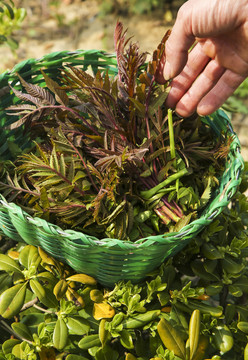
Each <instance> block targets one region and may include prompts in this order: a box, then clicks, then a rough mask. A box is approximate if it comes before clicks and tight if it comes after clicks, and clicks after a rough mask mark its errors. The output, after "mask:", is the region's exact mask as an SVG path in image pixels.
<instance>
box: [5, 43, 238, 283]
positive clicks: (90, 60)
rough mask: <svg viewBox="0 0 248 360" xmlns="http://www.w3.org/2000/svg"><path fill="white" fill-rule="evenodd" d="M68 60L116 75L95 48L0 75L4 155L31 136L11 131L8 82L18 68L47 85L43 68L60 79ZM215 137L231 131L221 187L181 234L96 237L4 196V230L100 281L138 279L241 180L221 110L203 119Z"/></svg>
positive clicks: (110, 59) (112, 63)
mask: <svg viewBox="0 0 248 360" xmlns="http://www.w3.org/2000/svg"><path fill="white" fill-rule="evenodd" d="M67 64H69V65H73V66H80V67H82V68H83V69H84V70H86V69H88V68H91V70H93V71H94V72H95V71H97V70H98V69H100V70H107V69H108V72H109V74H116V72H117V69H116V59H115V57H114V56H113V55H109V54H106V53H104V52H100V51H97V50H91V51H83V50H79V51H76V52H66V51H64V52H56V53H52V54H49V55H47V56H44V57H43V58H41V59H38V60H37V59H29V60H27V61H24V62H21V63H20V64H18V65H16V66H15V68H14V69H13V70H12V71H10V72H9V71H6V72H5V73H3V74H2V75H0V126H1V129H2V130H1V133H0V159H11V156H12V155H11V147H10V144H13V143H15V142H16V143H18V145H19V146H21V148H22V149H25V147H26V146H27V144H28V142H29V139H28V138H25V137H24V136H23V134H22V131H21V130H20V129H18V130H12V131H10V130H7V129H6V126H7V125H10V124H11V123H12V122H13V121H15V120H16V118H14V117H11V116H9V115H6V111H5V108H6V107H7V106H9V105H11V104H13V103H16V102H17V101H18V99H17V98H16V97H15V96H14V94H13V92H12V91H11V89H10V87H9V84H11V86H15V88H18V86H20V85H18V84H19V83H18V81H19V80H18V77H17V76H16V72H18V73H19V74H20V75H21V76H22V77H23V78H24V79H25V80H26V81H28V82H31V83H35V84H39V85H42V86H45V84H44V80H43V77H42V75H41V72H40V69H41V68H42V69H45V71H46V72H47V74H48V75H49V76H51V77H52V78H54V79H56V78H57V76H58V73H59V69H61V68H62V66H66V65H67ZM204 121H206V122H207V123H208V124H209V125H210V126H211V128H212V129H213V131H214V132H215V134H216V136H218V134H220V132H221V131H229V132H230V133H232V134H233V138H234V140H233V142H232V144H231V148H230V152H229V156H228V159H227V162H226V169H225V172H224V174H223V176H222V178H221V179H220V185H219V188H218V189H217V190H216V192H215V195H214V197H213V199H212V200H211V201H210V203H209V204H208V205H207V207H206V208H205V210H204V212H203V213H202V214H201V216H200V217H199V219H197V220H195V221H193V222H191V223H190V224H189V225H187V226H185V227H184V228H183V229H182V230H181V231H179V232H178V233H169V234H164V235H163V234H161V235H158V236H150V237H148V238H146V239H140V240H138V241H136V242H134V243H131V242H127V241H122V240H117V239H97V238H95V237H92V236H89V235H86V234H83V233H81V232H77V231H73V230H62V229H60V228H59V227H58V226H56V225H53V224H50V223H48V222H46V221H45V220H42V219H39V218H32V217H31V216H30V215H28V214H27V213H25V211H23V210H22V209H21V208H20V207H19V206H17V205H16V204H14V203H8V202H7V201H6V200H5V199H4V198H3V197H2V196H1V195H0V196H1V199H0V232H1V233H2V234H4V235H5V236H7V237H9V238H11V239H13V240H16V241H25V242H26V243H28V244H32V245H35V246H41V247H42V248H43V249H44V250H45V251H47V252H48V253H49V254H51V255H52V256H54V257H56V258H57V259H59V260H61V261H63V262H66V263H68V264H69V265H70V266H71V267H72V268H74V269H75V270H76V271H78V272H82V273H86V274H89V275H92V276H94V277H95V278H96V279H97V280H98V281H99V282H100V283H101V284H103V285H105V286H110V287H112V286H113V285H114V284H115V283H116V282H117V281H119V280H131V281H133V282H137V281H140V280H141V279H143V278H144V277H145V276H146V275H147V274H148V273H149V272H150V271H152V270H153V269H155V268H156V267H158V266H159V265H160V264H161V263H162V262H163V261H164V260H165V259H166V258H168V257H169V256H173V255H174V254H176V253H177V252H178V251H180V250H181V249H182V248H183V247H184V246H185V245H187V244H188V242H189V241H190V239H192V238H193V237H194V236H196V235H197V234H198V233H199V232H200V231H201V230H202V229H203V228H204V227H206V226H207V225H208V224H210V223H211V222H212V221H213V219H215V218H216V216H217V215H218V214H219V213H220V212H221V211H222V210H223V209H224V208H225V207H226V206H227V205H228V203H229V201H230V199H231V197H232V196H233V194H234V193H235V191H236V189H237V187H238V185H239V183H240V172H241V171H242V168H243V159H242V157H241V154H240V143H239V140H238V138H237V136H236V134H234V133H233V130H232V127H231V124H230V122H229V120H228V118H227V116H226V115H225V113H224V112H223V111H218V112H216V113H215V114H213V115H211V116H209V117H206V118H205V119H204Z"/></svg>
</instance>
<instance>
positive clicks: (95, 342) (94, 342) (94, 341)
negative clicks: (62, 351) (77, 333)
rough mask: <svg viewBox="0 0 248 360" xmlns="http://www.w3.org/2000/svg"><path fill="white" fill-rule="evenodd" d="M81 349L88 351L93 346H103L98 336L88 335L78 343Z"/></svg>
mask: <svg viewBox="0 0 248 360" xmlns="http://www.w3.org/2000/svg"><path fill="white" fill-rule="evenodd" d="M78 346H79V347H80V349H83V350H87V349H90V348H92V347H93V346H101V341H100V339H99V336H98V334H94V335H86V336H84V337H83V338H82V339H81V340H80V341H79V343H78Z"/></svg>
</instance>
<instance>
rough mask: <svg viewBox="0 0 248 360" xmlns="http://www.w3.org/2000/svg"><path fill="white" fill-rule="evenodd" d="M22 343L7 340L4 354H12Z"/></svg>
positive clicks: (4, 345) (4, 344)
mask: <svg viewBox="0 0 248 360" xmlns="http://www.w3.org/2000/svg"><path fill="white" fill-rule="evenodd" d="M20 343H21V341H20V340H17V339H9V340H6V341H5V342H4V343H3V345H2V350H3V352H4V354H5V355H7V354H11V353H12V349H13V347H14V346H15V345H17V344H20Z"/></svg>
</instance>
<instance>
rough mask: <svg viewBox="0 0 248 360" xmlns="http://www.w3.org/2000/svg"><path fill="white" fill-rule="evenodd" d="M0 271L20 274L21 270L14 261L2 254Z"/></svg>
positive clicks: (0, 255)
mask: <svg viewBox="0 0 248 360" xmlns="http://www.w3.org/2000/svg"><path fill="white" fill-rule="evenodd" d="M0 270H3V271H7V272H19V273H21V274H22V270H21V268H20V267H19V265H18V264H17V263H16V261H15V260H13V259H11V258H10V257H9V256H7V255H4V254H0Z"/></svg>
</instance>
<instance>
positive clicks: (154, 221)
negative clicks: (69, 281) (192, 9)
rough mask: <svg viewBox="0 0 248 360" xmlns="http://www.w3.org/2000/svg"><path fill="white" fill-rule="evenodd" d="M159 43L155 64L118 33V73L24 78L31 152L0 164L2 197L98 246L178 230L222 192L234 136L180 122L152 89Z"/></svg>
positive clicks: (16, 108) (22, 106) (23, 112)
mask: <svg viewBox="0 0 248 360" xmlns="http://www.w3.org/2000/svg"><path fill="white" fill-rule="evenodd" d="M167 38H168V34H166V35H165V37H164V38H163V40H162V41H161V43H160V44H159V46H158V48H157V49H156V50H155V51H154V53H153V57H152V60H151V61H150V62H148V65H146V54H144V53H140V52H139V46H138V44H137V43H133V42H131V40H130V39H127V37H126V31H123V26H122V24H121V23H119V22H118V23H117V26H116V29H115V35H114V39H115V48H116V57H117V68H118V74H117V75H116V76H112V77H111V76H110V75H109V74H108V71H105V72H103V73H101V72H100V71H98V72H97V73H96V74H90V73H87V72H85V71H83V70H82V69H80V68H79V67H75V66H74V67H73V66H68V67H66V68H63V69H61V72H60V78H59V80H57V81H54V79H51V78H50V77H49V76H48V75H47V74H46V72H45V71H42V74H43V76H44V79H45V82H46V85H47V88H48V89H45V88H42V87H39V86H38V85H33V84H30V83H28V82H26V81H25V80H24V79H23V78H21V77H20V76H19V78H20V82H21V84H22V86H23V91H20V90H17V89H15V88H13V89H12V90H13V92H14V94H15V95H16V96H17V97H18V98H19V99H20V100H22V101H21V102H19V103H17V104H14V105H12V106H10V107H9V108H8V109H7V111H8V112H11V114H12V115H13V114H16V115H18V116H19V118H18V121H16V122H15V123H14V124H12V125H11V128H12V129H14V128H17V127H20V126H23V128H24V132H26V133H27V132H28V133H29V136H30V138H31V139H32V144H33V145H32V146H30V148H29V149H26V150H25V153H22V154H21V155H20V156H18V158H17V159H16V161H14V162H10V161H5V162H2V163H1V168H0V170H1V173H0V190H1V192H2V194H3V195H4V196H5V197H6V198H7V199H8V201H13V200H15V202H16V203H17V204H18V205H19V206H21V207H22V208H23V209H25V210H26V211H27V212H28V213H30V214H31V215H34V216H38V217H42V218H44V219H46V220H47V221H50V222H52V223H55V224H57V225H59V226H61V227H62V228H68V227H70V228H74V229H77V230H80V231H82V232H84V233H87V234H91V235H93V236H96V237H98V238H104V237H109V238H116V239H123V240H131V241H135V240H137V239H140V238H144V237H147V236H150V235H154V234H161V233H166V232H168V231H178V230H180V229H181V228H182V227H183V226H184V225H186V224H187V223H189V222H190V221H191V220H193V219H195V218H197V213H198V212H199V211H201V209H202V208H203V207H204V206H205V205H206V203H207V202H208V200H209V198H210V196H211V193H212V191H213V189H214V187H216V186H218V178H219V177H220V176H221V174H222V172H223V169H224V164H225V161H226V157H227V154H228V151H229V148H230V144H231V142H232V136H230V135H227V134H224V133H223V134H221V135H220V136H216V135H215V134H214V132H213V131H212V130H211V128H210V127H209V125H208V124H207V123H206V122H205V121H204V119H201V118H200V117H199V116H192V117H191V118H188V119H185V120H184V119H181V118H179V117H178V116H177V115H176V114H173V113H172V111H171V110H167V109H166V107H165V105H164V102H165V99H166V97H167V94H168V92H169V83H167V84H165V85H160V84H158V83H156V81H155V79H156V72H157V71H158V68H159V64H160V61H162V60H163V56H164V46H165V42H166V39H167Z"/></svg>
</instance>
